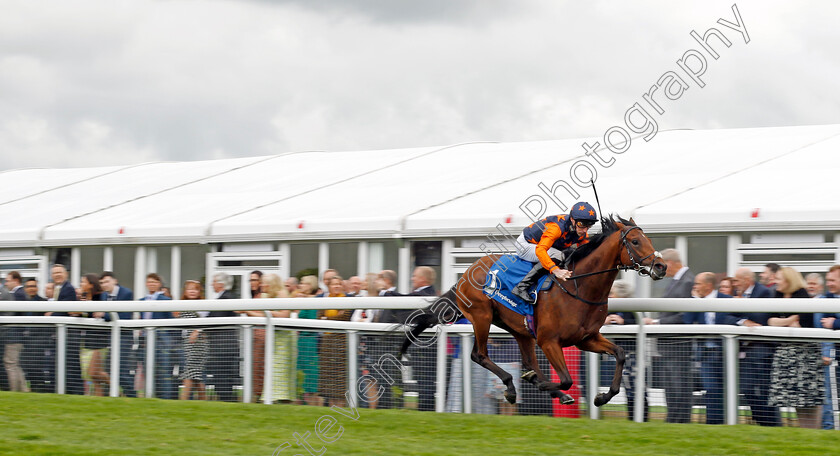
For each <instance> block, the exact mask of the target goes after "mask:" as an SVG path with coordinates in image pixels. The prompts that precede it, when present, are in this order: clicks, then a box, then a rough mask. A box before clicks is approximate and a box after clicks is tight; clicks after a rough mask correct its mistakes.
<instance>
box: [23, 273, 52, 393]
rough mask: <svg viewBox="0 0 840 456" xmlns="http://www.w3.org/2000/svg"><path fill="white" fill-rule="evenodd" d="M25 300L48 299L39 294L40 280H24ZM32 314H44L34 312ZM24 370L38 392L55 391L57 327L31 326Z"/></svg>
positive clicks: (32, 386)
mask: <svg viewBox="0 0 840 456" xmlns="http://www.w3.org/2000/svg"><path fill="white" fill-rule="evenodd" d="M23 290H24V301H46V299H45V298H44V297H42V296H40V295H38V281H37V280H35V279H28V280H26V281H25V282H24V285H23ZM32 315H38V316H40V315H43V312H34V313H32ZM23 350H24V354H23V356H22V363H21V364H22V365H23V370H24V372H26V376H27V378H28V379H29V384H30V388H31V390H32V391H34V392H36V393H54V392H55V386H54V379H55V328H50V327H47V326H33V327H32V328H29V337H28V338H27V340H26V343H25V344H24V346H23Z"/></svg>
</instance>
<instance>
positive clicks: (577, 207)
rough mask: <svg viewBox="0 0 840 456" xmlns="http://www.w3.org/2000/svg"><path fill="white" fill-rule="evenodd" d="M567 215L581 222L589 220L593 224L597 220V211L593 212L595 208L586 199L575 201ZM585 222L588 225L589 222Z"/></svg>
mask: <svg viewBox="0 0 840 456" xmlns="http://www.w3.org/2000/svg"><path fill="white" fill-rule="evenodd" d="M569 215H570V216H571V217H572V218H573V219H575V220H576V221H579V222H583V223H586V222H587V221H589V222H591V223H592V224H594V223H595V222H596V221H597V220H598V213H597V212H595V208H594V207H592V205H591V204H589V203H587V202H586V201H580V202H577V203H575V204H574V206H572V211H571V212H570V213H569ZM586 224H587V225H589V223H586Z"/></svg>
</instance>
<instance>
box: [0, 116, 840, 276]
mask: <svg viewBox="0 0 840 456" xmlns="http://www.w3.org/2000/svg"><path fill="white" fill-rule="evenodd" d="M596 141H598V142H600V143H602V144H603V142H604V139H603V138H581V139H570V140H557V141H542V142H528V143H492V142H476V143H467V144H459V145H453V146H447V147H425V148H413V149H399V150H380V151H354V152H323V151H306V152H293V153H285V154H279V155H274V156H267V157H252V158H238V159H224V160H208V161H199V162H183V163H143V164H136V165H131V166H111V167H102V168H81V169H19V170H10V171H5V172H1V173H0V210H2V211H3V213H4V214H5V215H6V216H5V217H2V218H0V257H3V256H4V252H5V254H8V253H9V252H21V251H25V250H26V249H37V248H57V247H61V248H65V247H70V248H72V247H74V246H103V247H107V246H119V245H128V246H143V245H158V246H161V245H167V244H171V245H175V244H193V245H201V244H219V243H224V244H225V245H231V244H235V243H254V242H279V243H284V242H305V241H320V242H322V243H323V242H328V241H338V240H356V241H364V240H373V239H379V240H382V239H395V238H400V239H404V240H409V241H410V240H421V239H442V240H445V239H453V238H461V239H465V238H470V237H473V238H481V237H486V236H487V235H489V234H494V233H497V232H498V230H497V225H499V224H502V225H503V226H505V227H506V228H508V229H509V231H510V232H511V233H513V234H514V235H515V234H516V233H518V231H519V230H520V229H521V228H522V227H523V226H525V225H527V224H529V223H530V222H531V220H530V219H529V217H528V215H527V214H526V212H524V211H523V210H522V207H525V208H527V209H528V210H530V211H531V212H532V213H538V212H541V211H543V210H544V211H546V212H547V213H559V212H562V211H563V209H562V207H561V205H570V204H571V203H573V202H574V201H575V200H577V199H582V200H587V201H590V202H591V203H593V204H594V203H595V198H594V195H593V193H592V189H591V188H587V187H584V186H579V185H576V184H575V183H574V181H573V178H572V177H571V175H570V170H571V169H572V168H574V169H575V170H576V172H577V176H578V177H579V178H582V179H588V178H589V175H590V171H588V170H589V169H592V170H595V172H596V173H597V179H596V183H597V188H598V192H599V195H600V197H601V206H602V208H603V210H604V211H605V212H611V213H618V214H621V215H623V216H625V217H626V216H633V217H635V220H636V222H637V223H638V224H639V225H641V226H642V227H643V228H644V229H645V231H646V232H647V233H649V234H657V233H658V234H660V235H663V236H667V235H674V236H676V237H677V241H676V245H675V246H676V247H677V248H681V247H682V248H681V250H686V246H687V245H688V244H687V242H686V241H685V236H686V235H691V234H692V233H693V234H699V235H702V234H704V233H707V234H715V233H716V234H720V235H721V236H728V240H725V241H724V242H725V243H727V246H726V247H725V248H724V249H725V251H724V256H728V257H729V258H728V259H727V260H726V262H727V263H726V267H727V269H731V267H734V266H737V265H739V264H745V262H744V261H743V260H744V259H745V258H746V257H745V256H744V255H743V254H741V253H737V255H733V254H732V253H733V252H737V251H738V250H739V249H742V250H743V251H744V252H745V254H749V253H750V249H751V248H752V247H751V246H750V245H749V244H750V243H751V242H753V241H750V240H748V239H747V237H748V234H749V233H756V232H758V233H769V232H783V233H791V232H800V233H809V232H810V233H814V232H816V233H817V235H816V237H813V236H812V237H810V238H807V239H809V240H811V241H813V242H814V243H815V244H818V245H816V248H817V250H818V251H817V250H811V251H808V252H805V253H809V252H810V253H813V252H817V253H818V254H820V255H823V256H825V257H809V258H810V260H814V259H815V258H816V259H817V260H819V261H818V262H817V263H814V262H811V263H803V264H808V265H815V264H816V265H817V266H818V267H817V268H814V269H812V270H825V267H826V266H827V265H829V264H831V263H832V262H833V261H835V258H837V259H840V249H838V242H840V239H838V238H840V236H838V237H835V235H834V234H831V233H834V232H835V231H837V230H838V228H840V203H838V202H837V199H836V196H835V195H836V193H837V192H836V181H835V179H836V176H840V159H838V158H836V153H837V151H840V125H825V126H800V127H781V128H752V129H733V130H707V131H691V130H676V131H661V132H658V133H657V134H656V135H655V136H654V137H653V138H652V139H651V140H650V141H649V142H646V141H644V140H643V139H642V138H641V137H634V138H633V140H632V142H631V144H630V146H629V148H627V150H626V151H624V152H623V153H621V154H616V153H613V152H610V151H608V150H606V149H604V148H603V147H601V148H600V150H599V151H598V159H597V160H596V159H595V157H592V156H587V155H585V153H584V152H585V151H584V149H583V148H582V147H581V145H582V144H583V143H584V142H588V143H590V144H594V143H595V142H596ZM598 161H600V162H602V163H606V162H609V163H611V164H610V166H609V167H605V166H602V165H600V164H598ZM581 165H585V166H581ZM561 182H565V183H568V184H569V188H571V189H573V190H574V191H576V192H579V194H580V195H579V198H576V197H573V196H570V195H569V194H568V193H567V192H566V190H564V189H563V187H562V186H561V185H558V184H559V183H561ZM550 189H554V190H556V191H555V193H554V196H553V197H552V196H551V195H550V192H551V190H550ZM680 236H682V237H683V238H682V241H681V240H680ZM743 236H747V237H743ZM745 239H747V240H745ZM803 239H804V238H803ZM681 242H682V244H681ZM275 245H276V244H275ZM400 245H403V244H400ZM453 245H454V244H451V245H450V247H446V246H444V250H445V251H446V252H451V251H452V248H451V247H452V246H453ZM401 248H402V247H401ZM447 248H448V249H449V250H447ZM21 249H24V250H21ZM726 251H728V252H729V254H728V255H727V253H726ZM30 252H34V251H33V250H30ZM446 252H445V253H444V254H445V255H446ZM799 253H802V252H799ZM107 255H110V253H106V257H107ZM360 255H362V254H361V253H360ZM400 255H406V254H404V253H400ZM326 256H328V253H327V254H325V255H324V257H326ZM810 260H809V261H810ZM10 261H12V260H10ZM44 261H45V260H44ZM400 261H401V263H400V264H401V265H405V266H406V267H405V269H408V264H409V260H408V259H407V258H404V257H402V256H401V259H400ZM321 263H324V262H322V261H319V265H320V264H321ZM104 264H105V265H107V264H108V261H105V263H104ZM360 264H361V263H360ZM759 264H760V259H758V258H756V259H755V261H754V264H752V265H753V266H756V267H758V265H759ZM100 267H101V266H100ZM150 267H152V266H150ZM174 267H175V266H174V260H173V269H174ZM319 267H321V266H319ZM208 268H209V267H208ZM360 269H361V268H360ZM721 269H722V268H721ZM138 270H140V271H142V270H143V269H142V268H140V269H138ZM146 270H149V268H146ZM208 272H209V269H208ZM283 272H287V273H288V272H290V271H288V270H285V271H283ZM455 272H456V271H455V270H450V271H449V272H448V273H447V274H448V277H449V278H450V279H447V280H451V277H454V274H455ZM138 274H139V273H138ZM406 274H407V273H406V272H404V271H401V272H400V275H401V281H402V283H403V284H405V283H407V280H408V279H407V275H406ZM136 277H137V278H138V280H139V278H141V277H142V276H136Z"/></svg>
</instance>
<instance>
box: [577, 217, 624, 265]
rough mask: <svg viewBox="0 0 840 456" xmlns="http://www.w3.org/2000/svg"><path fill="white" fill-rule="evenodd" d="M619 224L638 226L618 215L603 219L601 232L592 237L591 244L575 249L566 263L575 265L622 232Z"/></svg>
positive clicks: (590, 238)
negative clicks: (609, 238)
mask: <svg viewBox="0 0 840 456" xmlns="http://www.w3.org/2000/svg"><path fill="white" fill-rule="evenodd" d="M619 223H621V224H622V225H625V226H636V224H635V223H633V222H631V221H630V220H625V219H623V218H621V217H620V216H618V215H614V214H610V215H608V216H606V217H601V232H600V233H598V234H596V235H594V236H590V237H589V242H587V243H586V244H583V245H582V246H580V247H578V248H577V249H575V251H574V252H572V255H571V256H570V257H569V258H567V259H566V263H574V262H576V261H579V260H581V259H583V258H585V257H586V256H587V255H589V254H590V253H592V252H594V251H595V249H597V248H598V247H599V246H600V245H601V244H603V243H604V240H606V239H607V238H608V237H610V235H611V234H613V233H615V232H616V231H619V230H620V228H619V227H618V224H619Z"/></svg>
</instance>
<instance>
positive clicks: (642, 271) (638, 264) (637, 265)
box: [551, 226, 657, 306]
mask: <svg viewBox="0 0 840 456" xmlns="http://www.w3.org/2000/svg"><path fill="white" fill-rule="evenodd" d="M635 229H638V230H641V229H642V228H641V227H638V226H633V227H630V229H629V230H627V231H624V232H622V233H621V243H622V244H624V248H626V249H627V254H628V255H629V257H630V260H631V261H632V262H633V264H632V265H630V266H627V265H618V266H615V267H613V268H609V269H604V270H603V271H595V272H587V273H584V274H578V275H574V276H571V277H569V278H568V279H566V280H575V279H579V278H583V277H589V276H594V275H598V274H604V273H607V272H618V271H628V270H630V269H632V270H634V271H638V273H639V275H650V269H647V268H645V266H643V265H642V262H643V261H645V260H647V259H648V258H650V257H652V256H656V254H657V252H653V253H651V254H650V255H648V256H646V257H644V258H642V259H641V260H636V255H634V254H633V250H632V249H631V248H630V245H628V244H627V235H628V234H629V233H630V232H631V231H633V230H635ZM551 280H553V281H554V283H556V284H557V286H559V287H560V289H561V290H563V291H565V292H566V294H568V295H569V296H571V297H573V298H575V299H577V300H579V301H582V302H584V303H586V304H589V305H593V306H601V305H604V304H607V301H601V302H596V301H590V300H588V299H584V298H582V297H580V295H578V294H574V293H572V292H571V291H569V290H567V289H566V287H564V286H563V283H562V282H560V280H558V279H557V277H555V276H554V275H553V274H552V275H551ZM575 288H579V287H578V286H577V283H575Z"/></svg>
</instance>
